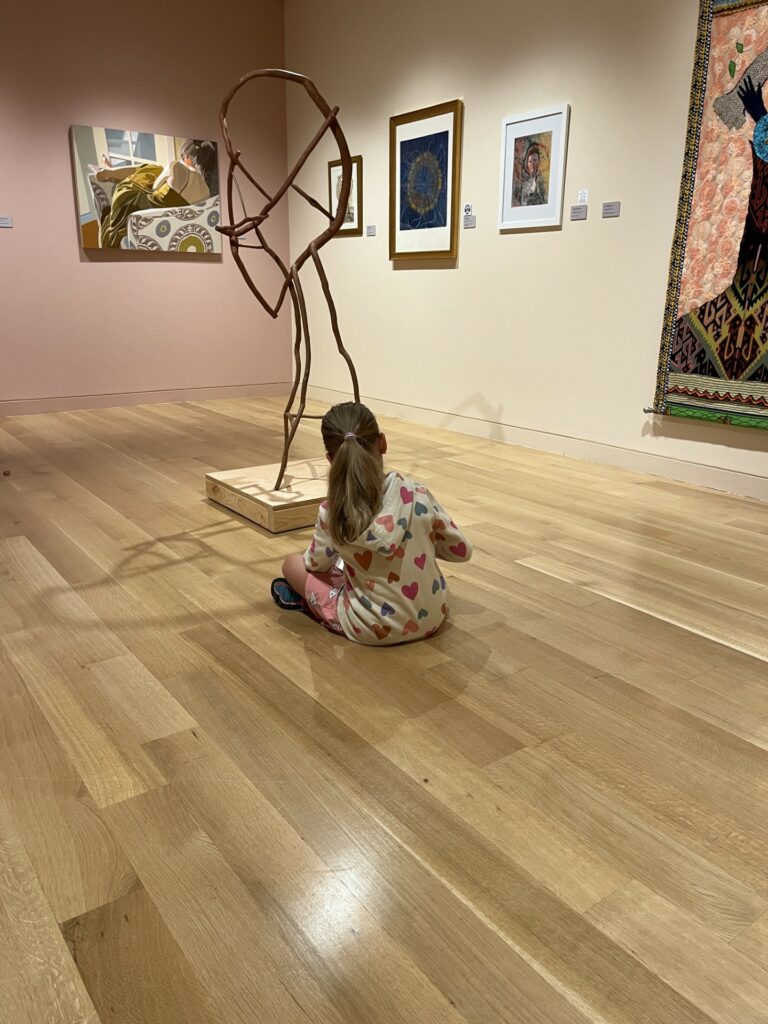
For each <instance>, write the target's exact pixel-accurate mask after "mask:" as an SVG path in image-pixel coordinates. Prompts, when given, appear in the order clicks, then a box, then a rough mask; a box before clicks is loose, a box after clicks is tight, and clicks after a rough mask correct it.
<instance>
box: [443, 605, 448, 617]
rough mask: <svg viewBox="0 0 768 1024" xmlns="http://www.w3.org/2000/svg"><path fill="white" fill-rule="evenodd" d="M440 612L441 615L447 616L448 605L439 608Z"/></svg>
mask: <svg viewBox="0 0 768 1024" xmlns="http://www.w3.org/2000/svg"><path fill="white" fill-rule="evenodd" d="M441 611H442V613H443V615H447V614H448V605H447V604H444V605H443V607H442V608H441Z"/></svg>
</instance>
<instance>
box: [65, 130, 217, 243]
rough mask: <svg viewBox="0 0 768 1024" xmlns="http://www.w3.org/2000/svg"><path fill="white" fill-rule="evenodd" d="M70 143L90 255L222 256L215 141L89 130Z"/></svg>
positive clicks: (81, 225) (83, 238)
mask: <svg viewBox="0 0 768 1024" xmlns="http://www.w3.org/2000/svg"><path fill="white" fill-rule="evenodd" d="M70 138H71V143H72V160H73V165H74V166H73V169H74V175H75V190H76V196H77V205H78V224H79V230H80V244H81V245H82V247H83V249H123V250H144V251H152V252H183V253H200V254H204V253H208V254H210V253H220V252H221V235H220V234H219V233H218V232H217V230H216V226H217V225H218V223H219V220H220V217H221V201H220V196H219V158H218V149H217V146H216V143H215V142H211V141H210V140H208V139H183V138H177V137H174V136H171V135H155V134H153V133H151V132H141V131H132V130H126V129H122V128H94V127H90V126H87V125H73V126H72V128H71V129H70Z"/></svg>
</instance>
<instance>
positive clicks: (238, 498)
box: [205, 459, 328, 533]
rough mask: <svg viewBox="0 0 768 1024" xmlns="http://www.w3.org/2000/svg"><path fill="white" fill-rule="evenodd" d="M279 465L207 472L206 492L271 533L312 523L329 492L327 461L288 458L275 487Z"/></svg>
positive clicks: (295, 528)
mask: <svg viewBox="0 0 768 1024" xmlns="http://www.w3.org/2000/svg"><path fill="white" fill-rule="evenodd" d="M279 469H280V466H279V465H278V464H275V465H274V466H251V467H250V468H248V469H230V470H227V471H225V472H223V473H207V474H206V477H205V490H206V494H207V495H208V497H209V498H210V499H211V500H212V501H215V502H218V504H219V505H224V506H225V508H229V509H232V511H233V512H237V513H239V514H240V515H241V516H245V518H246V519H250V520H251V522H252V523H256V524H257V525H258V526H263V527H264V529H265V530H269V531H270V533H285V532H286V531H287V530H300V529H301V528H302V527H304V526H313V525H314V523H315V519H316V518H317V510H318V507H319V505H320V502H321V501H325V498H326V496H327V492H328V463H327V462H326V460H325V459H309V460H307V461H305V462H289V463H288V466H287V468H286V471H285V477H284V478H283V486H282V488H281V489H280V490H279V491H276V490H275V489H274V487H275V480H276V479H277V474H278V471H279Z"/></svg>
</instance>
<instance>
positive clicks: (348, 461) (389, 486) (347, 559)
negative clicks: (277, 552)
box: [272, 402, 472, 645]
mask: <svg viewBox="0 0 768 1024" xmlns="http://www.w3.org/2000/svg"><path fill="white" fill-rule="evenodd" d="M322 433H323V441H324V443H325V450H326V455H327V457H328V461H329V462H330V464H331V469H330V474H329V477H328V500H327V502H323V504H322V505H321V506H320V512H319V514H318V517H317V523H316V525H315V533H314V536H313V538H312V543H311V544H310V545H309V548H308V549H307V551H306V552H305V553H304V555H290V556H289V557H288V558H286V560H285V562H284V563H283V573H284V574H285V578H284V579H279V580H275V581H274V583H273V584H272V596H273V597H274V599H275V601H276V602H277V604H279V605H280V607H282V608H296V609H305V608H306V607H307V606H308V607H309V610H310V611H311V612H312V613H313V614H314V615H315V616H316V618H318V619H319V620H320V622H322V623H323V625H324V626H326V627H327V628H328V629H330V630H332V631H333V632H335V633H339V634H341V635H342V636H346V637H348V638H349V639H350V640H354V641H356V642H357V643H361V644H372V645H385V644H399V643H403V642H404V641H408V640H419V639H420V638H421V637H426V636H431V635H432V634H433V633H435V632H436V631H437V630H438V629H439V627H440V626H441V624H442V623H443V621H444V619H445V617H446V615H447V614H448V605H447V595H446V588H445V579H444V578H443V576H442V575H441V573H440V570H439V569H438V567H437V561H436V560H437V559H438V558H442V559H445V560H446V561H449V562H466V561H468V560H469V558H470V557H471V554H472V547H471V545H470V543H469V541H468V540H467V539H466V537H464V536H463V534H462V533H461V531H460V530H459V528H458V527H457V526H456V524H455V523H454V522H453V520H452V519H451V517H450V516H449V515H448V513H447V512H445V511H444V510H443V508H442V507H441V506H440V504H439V503H438V502H437V501H436V500H435V499H434V498H433V497H432V495H431V494H430V493H429V491H428V490H427V488H426V487H424V486H423V485H422V484H419V483H416V482H414V481H413V480H408V479H406V478H405V477H403V476H402V475H401V474H400V473H395V472H392V473H388V474H387V475H386V476H385V475H384V468H383V460H382V456H383V455H384V454H385V453H386V451H387V439H386V437H385V436H384V434H382V433H381V432H380V430H379V426H378V424H377V422H376V420H375V418H374V416H373V413H372V412H371V411H370V410H369V409H367V408H366V407H365V406H364V405H358V404H356V403H354V402H345V403H344V404H343V405H335V406H334V407H333V408H332V409H331V410H330V411H329V412H327V413H326V415H325V417H324V418H323V423H322ZM342 560H343V567H342V566H340V564H339V563H340V562H341V561H342Z"/></svg>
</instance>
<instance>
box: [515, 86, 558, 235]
mask: <svg viewBox="0 0 768 1024" xmlns="http://www.w3.org/2000/svg"><path fill="white" fill-rule="evenodd" d="M570 117H571V108H570V106H569V105H568V104H567V103H563V104H560V105H558V106H552V107H548V108H546V109H545V110H539V111H535V112H534V113H529V114H523V115H520V116H517V117H505V118H503V119H502V122H501V163H500V170H499V229H500V230H502V231H527V230H531V229H533V228H552V227H562V224H563V199H564V196H565V162H566V155H567V151H568V127H569V122H570ZM544 165H546V166H544ZM545 170H546V180H545V175H544V171H545Z"/></svg>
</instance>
